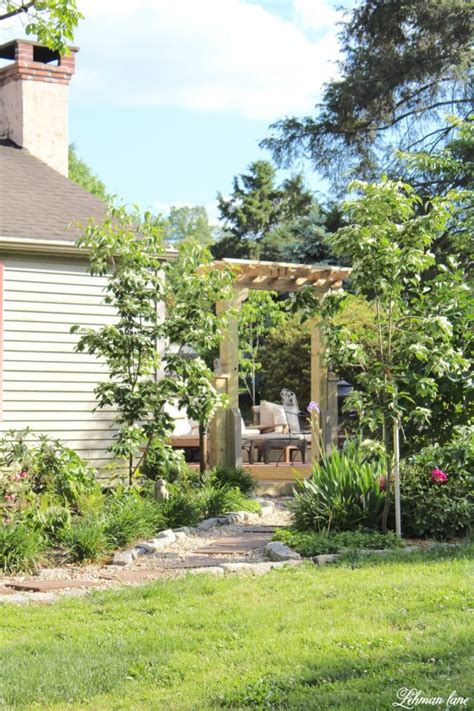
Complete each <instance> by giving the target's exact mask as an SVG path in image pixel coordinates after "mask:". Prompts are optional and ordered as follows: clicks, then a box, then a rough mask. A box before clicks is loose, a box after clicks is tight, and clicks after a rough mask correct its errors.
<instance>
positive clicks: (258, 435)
mask: <svg viewBox="0 0 474 711" xmlns="http://www.w3.org/2000/svg"><path fill="white" fill-rule="evenodd" d="M282 400H283V404H281V405H280V404H279V403H272V402H267V401H265V400H264V401H262V403H261V404H260V405H257V406H254V407H253V408H252V409H253V412H254V417H255V418H256V419H257V423H256V424H254V425H253V427H252V428H250V429H249V428H244V427H243V428H242V449H244V450H245V451H247V453H248V461H249V464H252V463H253V461H254V455H255V453H257V460H258V461H259V462H261V461H262V459H263V461H264V463H265V464H269V463H270V459H271V453H272V451H275V450H277V451H279V452H280V455H279V458H278V461H277V463H280V461H284V462H285V463H286V464H290V463H292V462H293V461H294V459H295V457H296V456H297V454H298V453H299V454H300V456H301V460H302V462H303V464H304V463H306V452H307V449H308V445H310V444H311V433H310V432H306V431H304V430H303V429H302V427H301V424H300V420H299V414H300V413H299V408H298V402H297V400H296V397H295V395H294V393H292V392H291V391H289V390H282Z"/></svg>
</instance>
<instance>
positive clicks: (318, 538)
mask: <svg viewBox="0 0 474 711" xmlns="http://www.w3.org/2000/svg"><path fill="white" fill-rule="evenodd" d="M273 540H274V541H281V542H282V543H285V544H286V545H288V546H290V548H292V549H293V550H295V551H296V552H297V553H299V554H300V555H302V556H305V557H312V556H315V555H324V554H326V553H341V552H345V551H348V550H361V549H366V550H381V549H384V548H399V547H401V546H402V545H403V543H402V541H401V540H400V538H399V537H398V536H397V535H395V533H393V532H389V533H378V532H377V531H370V532H367V533H366V532H364V531H350V532H349V531H346V532H341V533H330V534H328V535H326V534H324V533H316V532H314V531H304V532H302V531H292V530H290V529H280V530H277V531H275V534H274V536H273Z"/></svg>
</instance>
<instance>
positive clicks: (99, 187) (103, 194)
mask: <svg viewBox="0 0 474 711" xmlns="http://www.w3.org/2000/svg"><path fill="white" fill-rule="evenodd" d="M69 179H70V180H72V181H73V183H77V184H78V185H80V186H81V187H83V188H84V189H85V190H87V191H88V192H90V193H92V195H95V196H96V197H98V198H100V199H101V200H104V202H108V201H109V200H110V197H111V196H110V195H109V193H108V192H107V188H106V187H105V184H104V183H103V182H102V180H100V179H99V178H98V177H97V176H96V175H94V173H93V172H92V171H91V169H90V168H89V166H88V165H87V163H86V162H85V161H83V160H82V158H79V156H78V155H77V151H76V147H75V145H74V144H73V143H72V144H71V145H70V146H69Z"/></svg>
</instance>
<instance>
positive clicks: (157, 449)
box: [140, 439, 187, 483]
mask: <svg viewBox="0 0 474 711" xmlns="http://www.w3.org/2000/svg"><path fill="white" fill-rule="evenodd" d="M186 469H187V465H186V462H185V461H184V454H183V452H182V450H179V449H171V448H170V447H168V446H167V445H166V443H164V442H163V441H162V440H159V439H155V440H154V441H153V442H152V443H151V444H150V446H149V447H148V448H147V450H146V453H145V456H144V457H143V460H142V463H141V465H140V474H141V475H142V476H144V477H145V478H146V479H150V480H152V481H156V480H157V479H166V481H168V482H170V483H172V482H175V481H177V480H178V479H180V478H181V476H182V475H183V473H184V471H185V470H186Z"/></svg>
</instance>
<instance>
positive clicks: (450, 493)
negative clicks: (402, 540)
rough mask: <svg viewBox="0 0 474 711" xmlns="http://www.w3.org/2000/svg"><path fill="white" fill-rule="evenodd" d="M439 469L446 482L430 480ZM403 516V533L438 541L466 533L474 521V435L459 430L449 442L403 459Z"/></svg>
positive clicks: (427, 448)
mask: <svg viewBox="0 0 474 711" xmlns="http://www.w3.org/2000/svg"><path fill="white" fill-rule="evenodd" d="M435 469H440V470H442V471H443V472H444V473H445V474H446V475H447V477H448V480H447V481H446V482H436V481H433V479H432V471H433V470H435ZM401 500H402V517H403V528H404V532H405V535H407V536H416V537H429V538H436V539H438V540H444V539H447V538H454V537H456V536H462V535H465V534H466V533H468V532H469V531H470V530H471V529H472V526H473V524H474V438H473V433H472V430H470V431H469V430H468V429H465V430H464V431H461V432H460V433H459V435H458V437H457V438H456V439H455V440H453V441H452V442H451V443H449V444H447V445H444V446H440V445H432V446H430V447H426V448H425V449H423V450H421V452H419V453H418V454H416V455H414V456H411V457H408V458H407V459H406V460H404V461H403V462H402V469H401Z"/></svg>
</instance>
